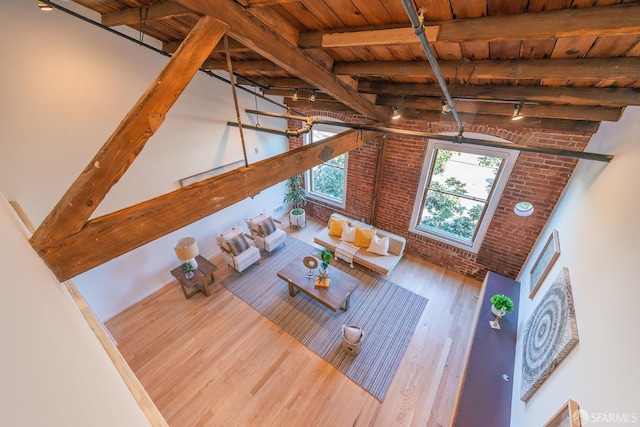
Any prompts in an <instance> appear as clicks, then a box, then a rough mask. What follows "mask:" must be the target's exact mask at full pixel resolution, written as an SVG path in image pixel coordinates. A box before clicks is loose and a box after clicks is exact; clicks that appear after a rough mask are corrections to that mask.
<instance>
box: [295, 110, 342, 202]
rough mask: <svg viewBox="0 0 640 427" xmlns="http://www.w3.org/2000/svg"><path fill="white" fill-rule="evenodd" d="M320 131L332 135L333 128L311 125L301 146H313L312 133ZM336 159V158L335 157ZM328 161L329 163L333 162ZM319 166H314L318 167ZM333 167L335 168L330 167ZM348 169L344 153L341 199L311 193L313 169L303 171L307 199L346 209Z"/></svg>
mask: <svg viewBox="0 0 640 427" xmlns="http://www.w3.org/2000/svg"><path fill="white" fill-rule="evenodd" d="M327 119H331V118H330V117H327ZM314 130H315V131H321V132H332V133H334V131H335V127H333V126H331V125H326V124H321V123H320V124H315V125H313V128H312V130H311V131H310V132H308V133H306V134H305V135H304V138H303V145H308V144H313V143H314V141H313V138H312V134H313V131H314ZM339 133H340V132H335V134H336V135H338V134H339ZM336 157H338V156H336ZM333 158H335V157H333ZM333 158H332V159H329V161H331V160H333ZM326 163H328V162H322V163H320V164H319V165H321V164H326ZM319 165H316V167H317V166H319ZM332 167H335V166H332ZM348 167H349V153H344V167H343V168H342V171H343V180H342V194H343V196H342V199H340V198H338V197H334V196H330V195H327V194H324V193H320V192H317V191H312V190H311V182H312V171H313V168H311V169H307V170H306V171H305V175H304V186H305V190H306V192H307V198H309V199H311V200H316V201H320V202H323V203H327V204H329V205H332V206H336V207H338V208H342V209H344V208H345V207H346V203H347V171H348Z"/></svg>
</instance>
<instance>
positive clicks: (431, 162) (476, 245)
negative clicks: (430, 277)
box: [409, 134, 520, 253]
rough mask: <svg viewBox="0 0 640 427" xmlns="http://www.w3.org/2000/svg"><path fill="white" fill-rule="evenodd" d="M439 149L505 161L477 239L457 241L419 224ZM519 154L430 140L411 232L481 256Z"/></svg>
mask: <svg viewBox="0 0 640 427" xmlns="http://www.w3.org/2000/svg"><path fill="white" fill-rule="evenodd" d="M465 136H466V137H468V138H478V139H484V140H493V141H499V142H507V143H511V142H510V141H507V140H504V139H502V138H497V137H492V136H490V135H481V134H474V135H473V136H472V135H469V134H466V135H465ZM437 150H449V151H458V152H464V153H469V154H475V155H482V156H491V157H500V158H503V159H505V161H504V162H503V163H502V165H501V167H500V168H499V170H498V174H497V175H496V179H495V180H494V185H493V187H492V189H491V191H490V193H489V195H488V199H487V202H486V207H485V209H484V210H483V212H482V214H481V215H480V218H479V220H478V221H479V222H478V226H477V227H476V230H475V233H474V236H473V237H472V239H471V240H470V241H469V240H467V239H464V238H461V237H459V238H456V237H455V236H454V235H452V234H450V233H446V232H444V231H441V232H439V231H437V230H435V229H434V230H426V229H425V227H420V226H419V224H418V222H419V220H420V219H421V217H422V210H423V208H424V202H425V197H426V192H427V184H428V183H429V182H430V181H431V179H432V171H433V168H434V166H435V163H436V158H435V155H436V153H437ZM519 154H520V151H518V150H511V149H506V148H498V147H486V146H479V145H472V144H460V143H453V142H450V141H446V140H439V139H437V138H431V139H429V142H428V144H427V149H426V151H425V156H424V161H423V165H422V172H421V174H420V181H419V184H418V189H417V192H416V195H415V201H414V206H413V212H412V215H411V222H410V223H409V232H411V233H415V234H419V235H421V236H425V237H428V238H430V239H433V240H437V241H439V242H443V243H446V244H448V245H451V246H455V247H457V248H461V249H464V250H467V251H469V252H473V253H478V251H479V250H480V247H481V246H482V242H483V240H484V237H485V235H486V233H487V230H488V229H489V224H490V223H491V220H492V219H493V215H494V214H495V211H496V209H497V207H498V204H499V203H500V199H501V198H502V194H503V193H504V190H505V188H506V186H507V182H508V181H509V177H510V176H511V172H512V171H513V167H514V166H515V163H516V160H517V159H518V156H519Z"/></svg>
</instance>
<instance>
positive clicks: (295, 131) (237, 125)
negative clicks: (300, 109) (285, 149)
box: [227, 110, 317, 136]
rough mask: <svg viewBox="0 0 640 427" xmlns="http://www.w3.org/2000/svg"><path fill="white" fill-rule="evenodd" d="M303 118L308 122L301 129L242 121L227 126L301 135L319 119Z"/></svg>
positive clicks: (307, 131) (285, 134) (286, 134)
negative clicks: (270, 126)
mask: <svg viewBox="0 0 640 427" xmlns="http://www.w3.org/2000/svg"><path fill="white" fill-rule="evenodd" d="M246 111H247V113H248V112H249V110H246ZM303 120H306V122H307V124H306V125H304V126H303V127H301V128H300V129H296V130H289V129H287V130H280V129H274V128H265V127H263V126H251V125H244V124H242V123H240V122H238V123H236V122H227V126H235V127H242V128H243V129H252V130H257V131H260V132H267V133H274V134H276V135H284V136H300V135H304V134H305V133H309V131H311V127H312V126H313V124H314V123H316V122H317V119H316V118H314V117H303Z"/></svg>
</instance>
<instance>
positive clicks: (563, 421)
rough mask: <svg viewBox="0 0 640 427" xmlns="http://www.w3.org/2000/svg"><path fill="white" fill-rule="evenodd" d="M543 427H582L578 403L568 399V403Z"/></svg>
mask: <svg viewBox="0 0 640 427" xmlns="http://www.w3.org/2000/svg"><path fill="white" fill-rule="evenodd" d="M544 427H582V420H581V418H580V407H579V406H578V403H576V401H574V400H571V399H569V401H568V402H567V403H565V405H564V406H563V407H562V408H560V409H559V410H558V412H556V413H555V414H554V415H553V417H551V419H550V420H549V421H547V422H546V424H545V425H544Z"/></svg>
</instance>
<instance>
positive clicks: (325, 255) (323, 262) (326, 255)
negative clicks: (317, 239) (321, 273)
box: [317, 249, 333, 270]
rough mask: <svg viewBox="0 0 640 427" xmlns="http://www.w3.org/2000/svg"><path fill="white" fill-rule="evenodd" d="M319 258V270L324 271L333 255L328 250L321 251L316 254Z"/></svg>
mask: <svg viewBox="0 0 640 427" xmlns="http://www.w3.org/2000/svg"><path fill="white" fill-rule="evenodd" d="M317 255H318V256H319V257H320V268H322V269H323V270H326V269H327V268H328V267H329V264H331V261H333V255H332V254H331V251H330V250H329V249H323V250H321V251H320V252H318V254H317Z"/></svg>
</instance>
